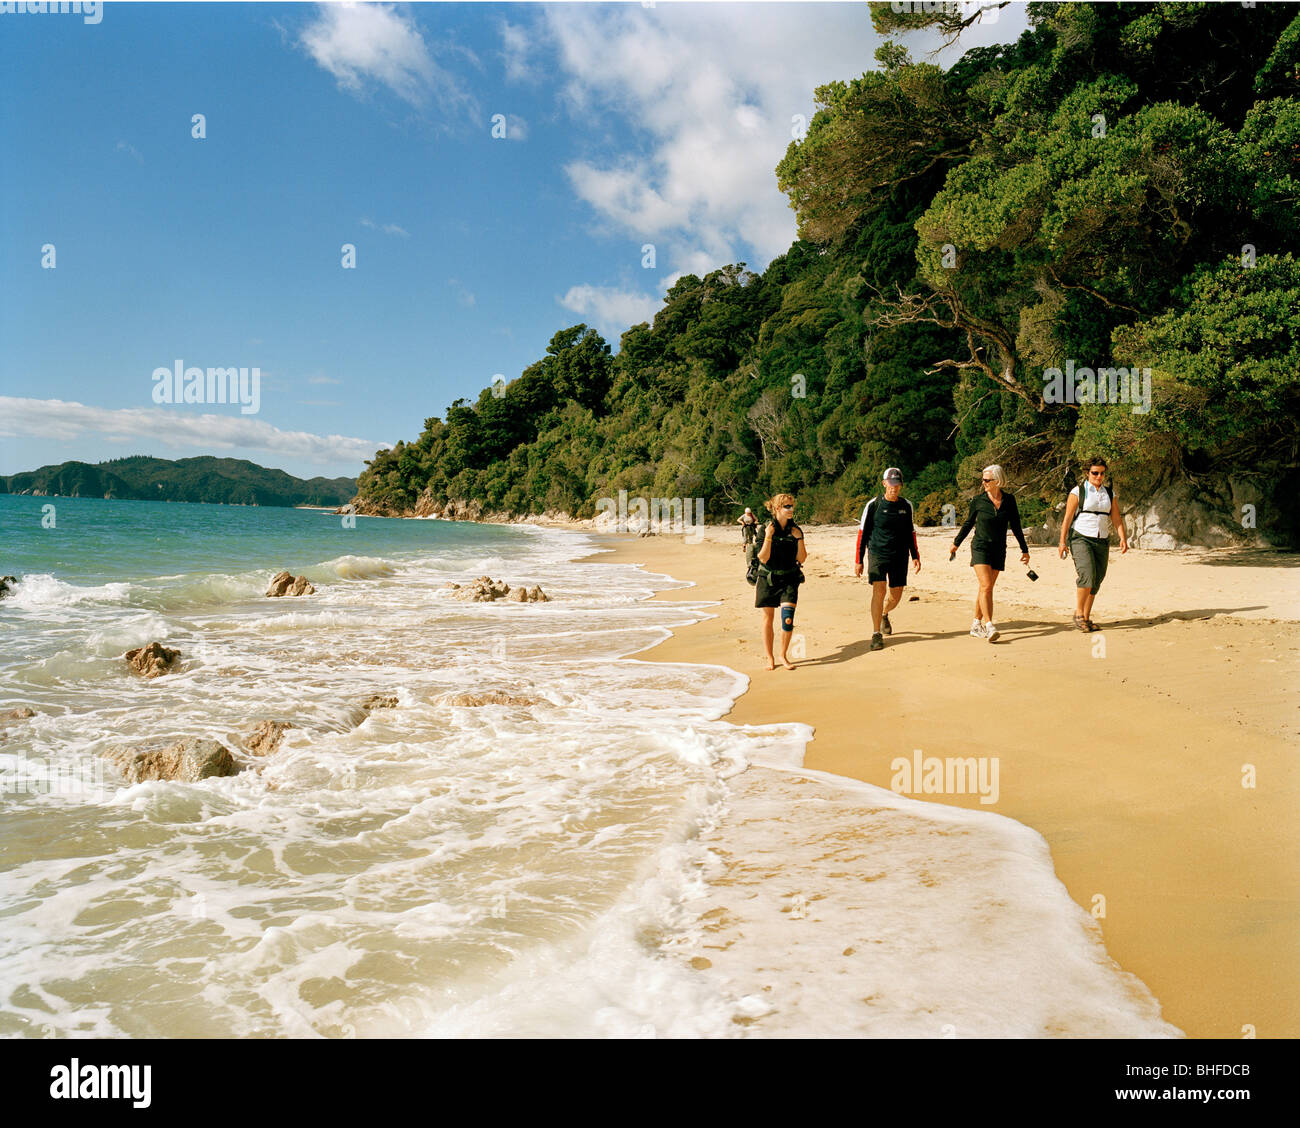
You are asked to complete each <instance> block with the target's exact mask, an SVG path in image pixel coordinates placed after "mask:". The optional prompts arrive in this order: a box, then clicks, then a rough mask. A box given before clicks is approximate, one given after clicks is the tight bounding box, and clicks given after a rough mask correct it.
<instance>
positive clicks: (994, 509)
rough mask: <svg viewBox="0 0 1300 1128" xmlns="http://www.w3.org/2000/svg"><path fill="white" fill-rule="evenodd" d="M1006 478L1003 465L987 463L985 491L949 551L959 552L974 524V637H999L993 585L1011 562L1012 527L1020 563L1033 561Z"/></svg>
mask: <svg viewBox="0 0 1300 1128" xmlns="http://www.w3.org/2000/svg"><path fill="white" fill-rule="evenodd" d="M1005 480H1006V479H1005V477H1004V476H1003V473H1002V467H1001V466H985V467H984V472H983V473H982V474H981V475H980V481H981V482H982V484H983V486H984V492H983V493H982V494H980V495H979V496H977V497H974V498H972V499H971V503H970V512H969V513H967V514H966V522H965V524H963V525H962V527H961V531H960V532H959V533H958V534H957V537H956V539H955V540H954V541H953V542H952V548H951V550H950V551H949V552H948V559H949V560H951V559H952V558H953V557H954V556H956V555H957V549H958V547H959V546H960V545H961V542H962V541H963V540H965V539H966V534H967V533H969V532H970V531H971V529H972V528H973V529H974V530H975V536H974V537H973V538H972V539H971V542H970V564H971V567H972V568H974V569H975V578H976V579H977V580H978V581H979V591H978V592H976V593H975V621H974V622H973V623H971V625H970V633H971V638H984V639H988V641H989V642H994V641H996V640H997V637H998V629H997V627H995V626H994V625H993V585H994V584H995V583H997V582H998V573H999V572H1002V571H1004V570H1005V568H1006V566H1007V529H1008V528H1009V529H1010V530H1011V531H1012V532H1013V533H1014V534H1015V537H1016V542H1017V543H1018V544H1019V545H1020V563H1021V564H1028V563H1029V546H1028V545H1027V544H1026V543H1025V534H1024V532H1023V531H1022V530H1021V528H1020V510H1019V508H1018V507H1017V505H1016V498H1015V495H1014V494H1012V493H1009V492H1008V491H1006V490H1004V489H1003V488H1002V486H1003V483H1004V482H1005Z"/></svg>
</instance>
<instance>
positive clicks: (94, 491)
mask: <svg viewBox="0 0 1300 1128" xmlns="http://www.w3.org/2000/svg"><path fill="white" fill-rule="evenodd" d="M355 492H356V481H355V479H352V478H312V479H310V480H307V481H304V480H303V479H301V478H295V477H294V476H293V475H292V474H287V473H285V472H284V471H283V470H272V469H268V468H267V467H265V466H258V465H256V464H255V463H252V462H248V461H246V460H245V459H242V458H211V457H207V456H205V457H202V458H181V459H176V460H175V461H173V460H171V459H166V458H149V457H147V456H145V455H132V456H130V457H129V458H114V459H110V460H109V461H107V462H99V463H95V464H93V465H92V464H90V463H86V462H63V463H60V464H59V465H57V466H42V467H41V468H40V469H39V470H29V471H26V472H24V473H21V474H14V475H12V476H10V477H8V478H4V477H0V493H11V494H38V495H41V496H50V497H52V496H56V495H57V496H62V497H105V498H123V499H129V500H134V501H199V502H209V503H220V504H224V505H281V506H293V505H321V506H334V505H342V504H343V503H344V502H345V501H347V500H348V498H350V497H351V496H352V495H353V493H355Z"/></svg>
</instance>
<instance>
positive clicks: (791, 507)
mask: <svg viewBox="0 0 1300 1128" xmlns="http://www.w3.org/2000/svg"><path fill="white" fill-rule="evenodd" d="M781 508H782V509H793V508H794V506H793V505H783V506H781Z"/></svg>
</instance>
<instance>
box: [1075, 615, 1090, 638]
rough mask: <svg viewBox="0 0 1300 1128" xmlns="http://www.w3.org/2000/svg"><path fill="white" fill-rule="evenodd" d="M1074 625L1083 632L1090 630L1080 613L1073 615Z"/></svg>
mask: <svg viewBox="0 0 1300 1128" xmlns="http://www.w3.org/2000/svg"><path fill="white" fill-rule="evenodd" d="M1074 625H1075V627H1076V628H1078V629H1079V630H1081V631H1083V633H1084V634H1087V633H1088V631H1089V630H1091V628H1090V627H1089V626H1088V620H1087V619H1085V618H1084V617H1083V616H1082V615H1076V616H1075V617H1074Z"/></svg>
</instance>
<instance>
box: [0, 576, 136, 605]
mask: <svg viewBox="0 0 1300 1128" xmlns="http://www.w3.org/2000/svg"><path fill="white" fill-rule="evenodd" d="M12 588H13V592H12V594H11V595H9V596H7V597H6V599H5V606H6V607H14V608H18V609H20V610H23V611H57V610H60V609H62V608H67V607H76V606H78V605H81V604H93V603H106V604H113V603H125V602H127V599H128V598H129V597H130V593H131V585H130V584H129V583H111V584H99V585H96V586H94V587H80V586H78V585H76V584H69V583H66V582H64V581H63V580H59V579H56V578H55V577H54V576H51V575H49V574H47V573H42V572H38V573H35V574H32V573H29V574H28V575H26V576H23V577H22V578H21V579H20V580H19V581H18V582H17V583H16V584H14V585H12Z"/></svg>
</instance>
